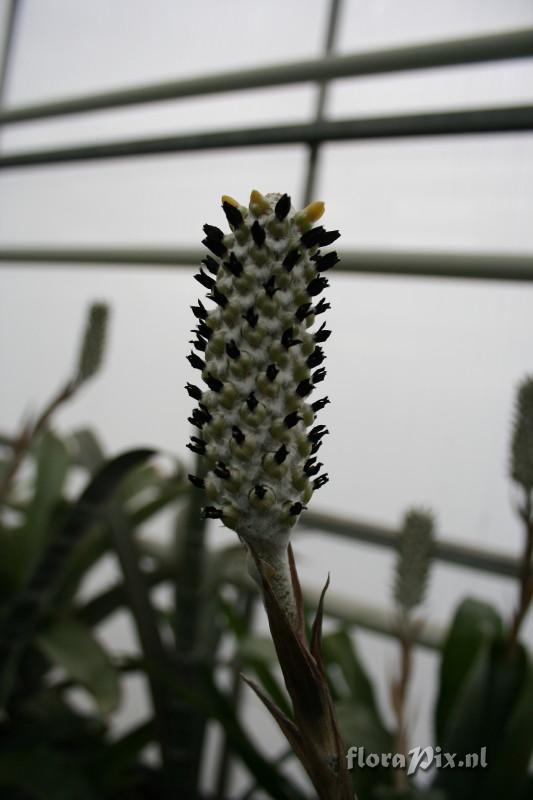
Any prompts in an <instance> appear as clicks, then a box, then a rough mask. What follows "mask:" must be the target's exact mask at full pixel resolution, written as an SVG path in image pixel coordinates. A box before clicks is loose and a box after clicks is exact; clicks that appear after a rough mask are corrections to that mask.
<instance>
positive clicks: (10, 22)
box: [0, 0, 21, 117]
mask: <svg viewBox="0 0 533 800" xmlns="http://www.w3.org/2000/svg"><path fill="white" fill-rule="evenodd" d="M20 2H21V0H9V2H8V5H7V11H6V13H5V22H4V33H3V36H2V43H1V45H0V106H2V105H3V103H4V97H5V92H6V86H7V81H8V76H9V70H10V68H11V62H12V57H13V49H14V41H15V29H16V23H17V17H18V15H19V14H20ZM1 115H2V109H1V108H0V117H1Z"/></svg>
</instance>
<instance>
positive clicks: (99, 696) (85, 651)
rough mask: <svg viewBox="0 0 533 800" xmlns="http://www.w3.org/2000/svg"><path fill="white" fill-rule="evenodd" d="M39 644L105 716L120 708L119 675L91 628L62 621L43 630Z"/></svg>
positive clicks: (78, 623)
mask: <svg viewBox="0 0 533 800" xmlns="http://www.w3.org/2000/svg"><path fill="white" fill-rule="evenodd" d="M37 641H38V644H39V645H40V647H41V649H42V650H43V652H44V653H45V654H46V655H47V656H48V658H50V660H51V661H53V662H54V663H55V664H57V665H58V666H60V667H63V668H64V669H65V671H66V672H67V674H68V675H69V676H70V677H71V678H73V679H74V680H75V681H76V682H78V683H80V684H81V685H82V686H84V687H85V688H86V689H87V690H88V691H89V692H90V693H91V694H92V696H93V697H94V699H95V700H96V702H97V704H98V707H99V708H100V711H101V713H102V714H109V713H111V711H114V710H115V709H116V708H117V706H118V703H119V699H120V693H119V683H118V677H117V672H116V670H115V668H114V667H113V665H112V663H111V660H110V658H109V656H108V655H107V653H106V652H105V650H104V649H103V647H102V646H101V645H100V644H99V643H98V642H97V640H96V639H95V638H94V637H93V635H92V633H91V631H90V630H89V629H88V628H85V626H83V625H82V624H81V623H80V622H76V621H74V620H71V619H69V620H62V621H60V622H57V623H55V624H54V625H52V626H50V627H48V628H45V629H44V630H42V631H41V633H40V634H39V637H38V640H37Z"/></svg>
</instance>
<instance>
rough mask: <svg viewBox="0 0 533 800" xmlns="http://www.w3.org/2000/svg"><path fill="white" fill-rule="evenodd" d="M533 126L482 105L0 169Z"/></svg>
mask: <svg viewBox="0 0 533 800" xmlns="http://www.w3.org/2000/svg"><path fill="white" fill-rule="evenodd" d="M531 130H533V105H528V106H511V107H505V108H484V109H477V110H473V111H439V112H433V113H430V114H409V115H401V116H386V117H362V118H359V119H346V120H335V121H327V120H322V121H320V122H312V123H303V124H296V125H279V126H278V125H275V126H273V127H265V128H241V129H234V130H226V131H214V132H209V133H205V132H199V133H192V134H180V135H177V136H161V137H157V138H153V139H130V140H126V141H118V142H104V143H102V144H88V145H74V146H72V147H60V148H51V149H49V150H29V151H27V152H24V151H23V152H19V153H12V154H10V155H4V156H1V157H0V169H4V170H5V169H11V168H13V167H35V166H39V165H43V164H61V163H72V162H75V161H94V160H99V161H102V160H104V159H109V158H131V157H133V156H149V155H161V154H164V153H186V152H193V151H200V150H217V149H232V148H243V147H257V146H260V145H263V146H264V145H267V146H273V145H274V146H275V145H288V144H302V143H303V144H308V145H312V144H318V143H322V142H339V141H346V140H353V141H360V140H364V139H390V138H403V137H412V136H426V137H427V136H450V135H453V136H456V135H459V134H479V133H508V132H510V131H531Z"/></svg>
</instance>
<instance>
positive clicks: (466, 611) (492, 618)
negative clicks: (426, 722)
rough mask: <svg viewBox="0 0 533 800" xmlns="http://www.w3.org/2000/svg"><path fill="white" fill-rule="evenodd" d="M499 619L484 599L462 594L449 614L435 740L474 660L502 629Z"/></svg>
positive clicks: (438, 736) (439, 737)
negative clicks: (451, 614) (457, 605)
mask: <svg viewBox="0 0 533 800" xmlns="http://www.w3.org/2000/svg"><path fill="white" fill-rule="evenodd" d="M502 629H503V628H502V621H501V619H500V617H499V616H498V614H497V612H496V611H495V610H494V609H493V608H492V606H490V605H489V604H488V603H483V602H481V601H480V600H475V599H473V598H466V599H465V600H463V602H462V603H461V604H460V606H459V608H458V609H457V611H456V613H455V616H454V618H453V621H452V624H451V627H450V630H449V632H448V636H447V637H446V641H445V642H444V647H443V652H442V660H441V665H440V679H439V694H438V698H437V705H436V713H435V731H436V740H437V742H438V743H440V742H441V741H442V738H443V736H444V729H445V727H446V724H447V721H448V717H449V716H450V714H451V712H452V709H453V706H454V703H455V701H456V698H457V695H458V693H459V692H460V690H461V687H462V685H463V683H464V681H465V679H466V676H467V675H468V672H469V670H470V669H471V668H472V666H473V664H474V662H475V661H476V659H477V657H478V656H479V654H480V652H481V651H482V650H483V649H484V647H485V646H486V645H487V642H489V641H490V640H491V639H493V638H494V637H496V636H498V635H500V634H501V632H502Z"/></svg>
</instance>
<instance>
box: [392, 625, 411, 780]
mask: <svg viewBox="0 0 533 800" xmlns="http://www.w3.org/2000/svg"><path fill="white" fill-rule="evenodd" d="M398 640H399V643H400V676H399V678H398V681H397V682H396V683H395V684H394V686H393V706H394V710H395V713H396V733H395V747H394V749H395V752H396V753H401V754H403V755H404V756H406V757H407V751H408V731H407V722H406V707H407V694H408V691H409V684H410V681H411V672H412V647H413V636H412V629H411V625H410V621H409V619H408V617H406V616H404V615H402V616H401V618H400V622H399V632H398ZM393 780H394V786H395V788H396V789H397V790H398V791H402V792H403V791H406V789H407V787H408V780H407V773H406V771H405V770H404V769H395V770H394V773H393Z"/></svg>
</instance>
